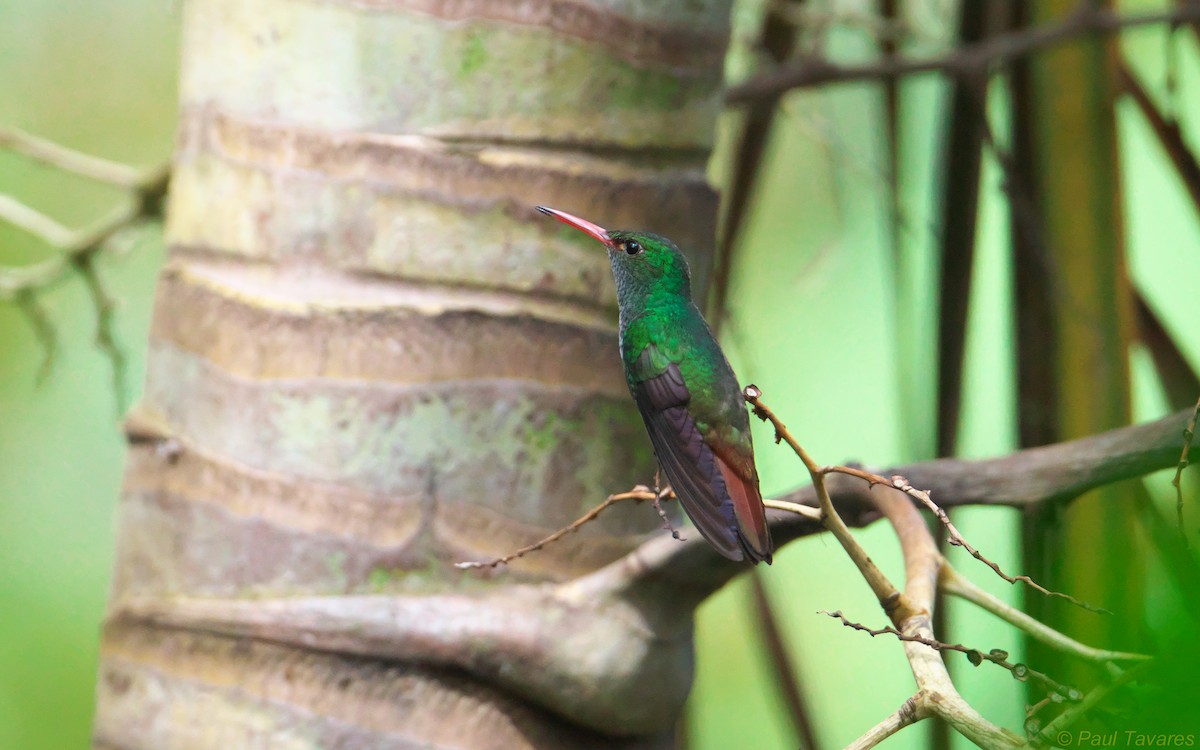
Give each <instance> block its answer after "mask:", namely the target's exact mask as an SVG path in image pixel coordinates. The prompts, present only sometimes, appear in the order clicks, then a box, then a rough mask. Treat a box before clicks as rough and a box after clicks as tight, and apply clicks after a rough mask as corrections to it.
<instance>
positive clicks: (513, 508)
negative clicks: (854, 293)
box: [95, 0, 729, 750]
mask: <svg viewBox="0 0 1200 750" xmlns="http://www.w3.org/2000/svg"><path fill="white" fill-rule="evenodd" d="M728 4H729V0H706V1H705V2H700V3H694V2H693V3H686V4H684V3H680V4H673V3H669V2H655V3H643V2H639V1H637V0H627V1H622V2H599V0H542V1H541V2H524V3H495V2H483V1H482V0H465V1H463V2H448V1H439V0H326V1H325V2H311V1H309V0H263V1H262V2H256V3H243V2H240V0H190V2H188V3H187V4H186V6H185V18H184V49H183V55H184V60H183V62H184V72H183V85H182V100H183V101H182V118H181V119H182V125H181V131H180V134H179V139H178V150H177V152H176V159H175V161H176V170H175V175H174V179H173V183H172V190H171V196H170V203H169V209H168V214H169V219H168V227H167V234H168V242H169V245H170V258H169V261H168V264H167V267H166V268H165V269H164V271H163V274H162V277H161V279H160V284H159V291H158V300H157V306H156V310H155V314H154V323H153V328H152V333H151V342H150V349H149V354H148V372H147V384H146V390H145V397H144V400H143V402H142V403H141V404H140V405H139V407H138V408H137V410H136V411H135V414H134V415H133V417H132V418H131V420H130V434H131V437H132V438H133V439H132V441H131V442H132V444H133V445H132V449H131V451H130V455H129V459H128V468H127V474H126V482H125V490H124V494H123V498H122V504H121V511H120V519H119V524H120V527H119V549H118V554H117V562H116V571H115V580H114V584H113V591H112V594H111V599H110V616H109V620H108V623H107V625H106V628H105V633H104V641H103V646H102V648H103V655H102V664H101V674H100V680H99V686H98V693H99V703H98V708H97V717H96V725H95V743H96V746H97V747H104V748H120V749H121V750H134V749H135V748H155V749H157V748H168V747H187V748H218V747H219V748H226V747H239V748H253V747H264V748H265V747H271V748H291V747H296V748H299V747H368V746H369V747H396V748H400V747H427V746H438V747H441V746H446V747H462V748H492V747H495V748H524V747H529V748H533V747H538V748H542V747H568V746H569V747H600V746H604V747H610V746H626V747H644V746H645V747H649V746H665V745H669V743H670V733H671V726H672V724H673V721H674V719H675V718H676V716H677V714H678V711H679V708H680V704H681V702H682V700H683V697H684V696H685V695H686V692H687V685H688V683H689V682H690V656H689V654H690V651H689V649H690V624H689V623H686V622H683V623H678V624H676V625H674V626H673V627H674V628H675V629H676V631H677V635H678V643H677V644H676V647H674V650H670V649H667V648H666V647H664V653H666V652H667V651H670V653H669V655H668V656H664V657H662V658H659V657H658V656H657V655H655V654H650V655H649V656H648V657H646V660H644V661H642V662H638V664H656V665H658V666H657V667H656V668H658V669H660V670H662V673H660V674H656V675H642V674H636V673H634V672H633V671H631V667H630V664H632V663H633V657H631V656H630V654H629V653H627V652H625V651H623V650H622V648H621V641H620V636H619V635H616V634H614V635H612V636H611V638H610V636H609V635H608V632H609V631H607V630H605V629H603V628H599V627H596V628H591V629H587V628H586V627H584V626H575V625H573V624H572V623H575V622H579V623H591V622H595V623H603V622H605V619H604V618H603V617H602V616H600V615H599V614H597V613H596V612H593V611H590V609H589V608H596V609H598V608H599V607H601V606H602V604H601V603H600V602H593V601H589V600H587V599H586V598H583V599H581V600H580V601H571V602H568V603H566V604H563V602H562V601H561V600H562V597H561V596H558V595H556V596H558V598H557V599H556V600H555V601H556V602H557V603H558V604H562V605H563V607H564V608H565V609H560V610H553V609H551V608H546V609H545V611H544V614H543V610H542V609H541V608H540V607H541V605H539V604H538V603H537V602H542V601H545V600H544V599H537V598H536V597H537V596H541V595H542V594H543V593H544V591H545V587H543V588H538V584H539V583H540V582H561V581H566V580H569V579H572V578H575V577H577V576H579V575H582V574H584V573H587V572H589V571H592V570H595V569H597V568H599V567H600V566H602V565H604V564H606V563H608V562H610V561H612V560H614V559H616V558H618V557H620V556H621V555H623V554H624V553H626V552H628V551H629V550H631V549H632V548H634V547H635V546H636V545H637V543H638V542H640V541H642V540H644V539H645V535H646V534H647V533H650V532H654V531H656V530H657V529H658V525H659V524H658V520H657V518H656V516H655V515H654V513H653V511H649V510H648V509H646V508H638V507H627V508H622V507H618V508H616V509H614V510H613V511H612V512H611V513H609V514H606V515H605V516H604V517H603V518H602V520H601V521H599V522H598V523H595V524H591V525H589V526H588V527H586V528H585V529H584V530H582V531H581V532H580V533H578V534H576V535H573V536H571V537H570V538H568V539H567V540H565V541H563V542H561V543H559V544H557V545H554V546H552V547H550V548H548V549H546V550H545V551H544V552H541V553H539V554H537V555H532V556H529V557H527V558H523V559H521V560H519V561H516V562H514V563H513V564H512V565H511V566H510V567H509V568H508V569H507V570H501V571H500V572H499V573H498V574H485V575H479V574H472V573H464V572H462V571H459V570H457V569H455V568H454V566H453V563H454V562H455V561H459V560H468V559H481V558H487V557H490V556H495V555H499V554H503V553H505V552H508V551H511V550H512V549H514V548H516V547H519V546H521V545H523V544H527V543H529V542H531V541H533V540H536V539H538V538H540V537H541V536H544V535H545V534H546V533H548V532H549V531H550V530H552V529H554V528H557V527H559V526H561V525H564V524H566V523H567V522H569V521H571V520H572V519H574V518H575V517H577V516H578V515H580V514H581V513H582V512H583V511H584V510H585V509H586V508H588V507H590V506H591V505H593V504H595V503H596V502H597V501H598V500H599V499H601V498H603V497H604V495H605V494H607V493H610V492H614V491H619V490H622V489H626V488H628V487H629V486H630V485H631V484H634V483H636V482H648V481H649V480H650V479H651V478H652V476H653V459H652V456H651V454H650V452H649V449H648V444H647V441H646V440H645V437H644V434H643V432H642V428H641V424H640V421H639V419H638V417H637V415H636V412H635V411H634V410H633V409H632V406H631V404H630V402H629V399H628V395H627V394H626V392H625V386H624V383H623V382H622V377H621V374H620V371H619V364H618V359H617V355H616V337H615V325H614V323H615V315H614V295H613V290H612V288H611V280H610V277H609V272H608V269H607V260H606V258H605V257H604V254H603V253H602V252H597V251H596V250H595V249H594V248H592V247H589V246H588V245H587V244H585V243H584V240H585V239H586V238H582V237H580V238H577V237H576V236H575V235H573V234H572V233H570V232H566V231H563V230H562V228H561V227H560V226H559V225H557V224H556V223H554V222H549V221H545V220H542V219H540V218H539V216H538V215H537V214H535V212H534V211H533V210H532V206H533V205H534V204H537V203H548V204H551V205H555V206H561V207H563V208H565V209H569V210H571V211H573V212H578V213H581V214H583V215H586V216H594V217H596V218H597V220H599V221H602V222H605V223H608V224H612V225H616V226H629V227H643V226H646V227H649V226H653V227H655V228H656V229H657V230H659V231H662V232H663V233H665V234H668V235H671V236H672V237H675V238H677V239H678V240H680V244H681V245H683V246H685V247H687V248H689V249H691V250H694V251H695V253H696V254H695V255H694V257H693V265H694V270H695V273H696V276H697V281H698V283H699V285H700V290H699V291H700V292H701V295H702V293H703V286H704V284H705V283H706V280H707V277H708V269H709V264H710V254H711V245H712V236H713V221H714V216H715V196H714V194H713V192H712V191H711V189H710V188H709V186H708V185H707V183H706V182H705V180H704V174H703V169H704V165H705V161H706V159H707V155H708V152H709V148H710V145H711V141H712V133H713V124H714V119H715V115H716V112H717V107H718V101H717V94H718V88H719V84H720V76H721V66H722V57H723V50H724V46H725V43H726V37H727V34H728V13H729V8H728ZM510 594H511V595H510ZM529 597H533V598H529ZM530 601H532V602H534V603H533V604H528V605H527V603H528V602H530ZM205 602H210V603H211V602H218V603H219V605H217V606H219V607H220V608H223V609H225V610H228V609H229V608H231V607H239V606H240V607H243V608H245V609H246V611H248V612H249V613H250V615H248V616H249V617H251V618H256V617H257V618H258V619H257V620H256V622H260V623H261V625H260V626H259V627H258V628H257V629H256V630H255V631H254V633H253V634H251V635H247V634H246V633H241V634H239V635H238V636H236V637H235V636H232V635H230V634H229V633H227V632H226V633H224V634H222V633H221V632H217V631H219V630H220V629H219V628H213V627H207V626H206V625H205V621H204V620H203V618H197V617H192V616H191V615H189V614H187V613H188V612H191V611H192V610H193V609H194V608H195V607H197V606H203V603H205ZM296 602H305V603H307V604H310V605H313V606H320V607H326V606H327V607H328V609H327V610H322V611H327V612H329V613H332V614H328V615H325V617H326V620H325V621H328V618H332V617H349V618H350V620H354V618H355V617H356V616H357V615H355V614H353V613H355V612H358V611H359V610H357V609H355V608H356V607H364V608H365V609H364V611H370V612H372V613H375V614H378V613H379V612H380V611H382V610H380V607H384V606H386V608H387V611H388V612H391V613H393V614H394V616H395V617H400V618H410V619H411V622H409V623H408V624H410V625H411V626H412V627H413V628H414V629H416V628H426V630H425V631H423V632H424V633H425V635H424V636H422V637H421V638H414V639H412V640H411V641H409V642H407V643H387V644H375V645H370V644H368V645H364V643H365V642H366V641H365V640H364V639H365V638H366V636H365V635H363V633H365V632H366V630H367V629H368V627H369V623H368V622H367V620H368V619H369V618H367V617H366V616H365V615H364V616H363V618H362V622H360V623H358V625H354V624H353V623H352V625H350V626H348V627H347V630H346V634H345V637H344V639H343V640H341V641H338V644H340V645H336V644H335V645H330V644H329V643H328V642H322V643H321V644H319V645H315V644H314V642H306V640H305V638H303V637H296V638H293V637H285V636H283V635H280V634H279V633H278V632H277V630H276V626H277V625H278V623H279V620H278V619H272V615H271V612H273V611H277V610H278V609H279V608H280V607H285V608H286V607H287V606H289V605H290V604H294V603H296ZM451 605H453V606H451ZM526 605H527V606H526ZM189 608H190V609H189ZM149 611H154V612H156V613H157V614H156V616H154V617H149V616H147V615H146V614H145V613H146V612H149ZM564 611H566V612H568V614H567V615H563V612H564ZM531 612H532V615H531ZM556 612H557V614H556ZM347 613H351V614H349V615H347ZM472 613H475V614H474V615H473V614H472ZM531 616H532V617H533V618H535V619H536V618H537V617H544V618H550V617H555V616H558V617H566V618H567V619H565V620H562V621H561V622H557V623H556V622H544V623H541V625H542V626H544V631H543V630H538V628H537V627H536V625H537V623H534V625H535V626H534V627H532V631H536V632H539V633H542V632H551V633H554V632H562V633H563V634H564V637H566V636H567V635H569V634H572V633H575V634H578V633H584V632H585V631H586V638H577V639H576V640H574V641H571V643H572V644H573V645H572V649H573V652H572V656H573V655H575V654H577V657H578V660H579V661H580V662H586V663H587V665H588V667H589V668H590V669H593V670H595V674H599V675H601V676H603V675H617V676H619V677H620V679H619V680H617V681H616V682H615V683H613V684H619V685H638V684H646V685H649V684H653V685H654V687H655V693H656V694H658V695H660V696H661V697H660V698H657V699H654V700H646V699H645V698H644V696H641V695H638V696H633V695H632V694H631V695H630V696H623V695H610V694H607V693H606V692H605V690H603V689H602V687H600V688H597V690H596V693H595V694H591V693H588V691H587V690H582V691H581V692H580V690H578V689H576V692H575V693H571V692H570V691H563V690H560V689H558V688H557V683H554V682H553V681H552V680H547V681H543V682H544V683H545V684H541V683H539V684H538V685H534V686H533V687H530V686H529V684H528V683H529V681H530V680H531V679H534V678H535V677H536V675H534V676H532V677H531V676H528V675H522V674H514V673H513V669H511V668H510V667H509V666H502V667H497V666H496V665H497V664H502V665H511V663H513V662H512V660H511V659H509V657H510V656H511V655H510V654H505V653H503V652H504V651H505V649H511V648H514V647H513V646H512V645H511V644H510V642H509V641H508V640H506V639H507V638H508V637H510V636H512V637H513V638H514V639H515V638H516V637H517V636H518V635H521V634H524V633H526V632H527V630H528V628H529V627H531V626H530V625H529V623H528V622H527V620H528V619H529V617H531ZM505 617H512V618H513V620H512V624H511V625H510V623H509V621H507V620H505V619H504V618H505ZM521 618H525V619H521ZM571 618H574V619H571ZM518 621H519V622H518ZM559 627H561V631H556V628H559ZM472 628H485V629H486V628H490V630H488V633H490V634H491V635H489V636H488V637H487V638H486V639H482V640H481V639H479V638H476V640H473V641H471V650H470V652H469V653H465V652H464V651H463V649H455V647H454V644H455V643H456V642H455V641H454V639H455V637H456V634H458V633H459V632H466V631H467V630H470V629H472ZM522 628H525V629H526V630H522ZM517 631H520V633H518V632H517ZM532 631H530V632H532ZM473 632H474V631H473ZM549 641H553V638H550V639H549ZM514 642H515V641H514ZM521 643H523V644H525V646H527V648H528V649H529V651H528V653H525V652H522V653H521V654H519V655H518V656H519V658H518V657H516V656H514V657H512V658H513V659H516V660H517V661H518V662H519V663H521V664H525V665H529V664H540V663H542V662H539V661H538V659H539V658H540V652H538V649H542V650H547V649H551V648H554V647H555V644H554V643H553V642H548V641H547V639H546V638H545V637H541V636H539V637H538V638H532V637H531V638H530V639H529V640H528V641H522V642H521ZM437 644H440V645H437ZM447 644H450V645H447ZM460 645H461V644H460ZM451 652H453V653H451ZM385 655H386V658H385ZM522 659H523V660H524V661H521V660H522ZM656 659H658V661H656ZM663 664H667V665H669V668H664V667H663V666H662V665H663ZM517 671H520V670H517ZM534 671H536V670H534ZM589 674H590V673H589ZM652 679H653V680H657V681H658V682H657V683H652V682H651V681H650V680H652ZM620 680H624V682H621V681H620ZM535 681H536V680H535ZM578 682H579V681H578V680H577V681H576V683H572V684H574V685H576V688H578V684H577V683H578ZM596 684H597V685H599V686H604V685H606V684H608V683H606V682H604V681H603V680H602V679H601V680H600V681H599V682H597V683H596ZM608 692H609V693H611V692H618V693H619V692H621V691H620V690H615V689H614V690H610V691H608ZM567 693H569V694H567ZM622 701H625V702H624V703H623V702H622ZM626 706H628V707H629V708H628V710H625V707H626ZM579 707H582V708H579ZM577 709H578V710H577ZM613 737H620V738H622V739H621V740H620V742H619V743H617V744H616V745H614V744H613V742H614V740H613Z"/></svg>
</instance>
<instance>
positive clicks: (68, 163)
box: [0, 128, 153, 190]
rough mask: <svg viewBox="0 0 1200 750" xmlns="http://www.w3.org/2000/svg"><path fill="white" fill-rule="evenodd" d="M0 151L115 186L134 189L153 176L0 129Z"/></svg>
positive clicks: (19, 133) (30, 136) (22, 132)
mask: <svg viewBox="0 0 1200 750" xmlns="http://www.w3.org/2000/svg"><path fill="white" fill-rule="evenodd" d="M0 148H10V149H12V150H13V151H16V152H17V153H18V154H24V155H25V156H28V157H29V158H30V159H34V160H36V161H40V162H42V163H43V164H49V165H50V166H52V167H57V168H59V169H61V170H63V171H64V172H71V173H72V174H77V175H80V176H82V177H89V178H91V179H93V180H98V181H100V182H106V183H108V184H110V185H116V186H117V187H123V188H130V189H133V190H137V189H139V188H141V187H142V186H144V185H145V184H146V182H147V181H148V180H152V179H153V177H152V175H151V174H149V173H145V172H142V171H141V170H139V169H136V168H135V167H131V166H129V165H128V164H121V163H120V162H115V161H109V160H108V159H103V158H100V157H98V156H91V155H89V154H85V153H82V152H79V151H76V150H74V149H72V148H67V147H66V146H62V145H60V144H57V143H54V142H53V141H48V140H46V139H44V138H38V137H37V136H35V135H30V134H29V133H26V132H25V131H23V130H18V129H16V128H0Z"/></svg>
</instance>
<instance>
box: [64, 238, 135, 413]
mask: <svg viewBox="0 0 1200 750" xmlns="http://www.w3.org/2000/svg"><path fill="white" fill-rule="evenodd" d="M95 257H96V256H95V253H79V254H77V255H75V256H74V257H73V258H72V259H71V262H72V265H74V267H75V270H77V271H78V272H79V275H80V277H81V278H82V279H83V283H84V286H85V287H87V291H88V297H90V298H91V301H92V308H93V309H94V310H95V312H96V346H98V347H99V348H100V351H101V352H103V353H104V354H105V355H106V356H107V357H108V360H109V362H110V363H111V364H112V385H113V393H114V394H115V395H116V399H117V416H121V415H123V414H124V413H125V407H126V404H125V370H126V361H125V352H123V351H122V350H121V347H120V345H118V344H117V338H116V334H115V328H114V325H113V313H114V312H115V310H116V303H115V302H114V301H113V299H112V297H110V296H109V294H108V290H107V289H105V288H104V283H103V282H102V281H101V280H100V276H99V274H98V273H97V271H96V266H95Z"/></svg>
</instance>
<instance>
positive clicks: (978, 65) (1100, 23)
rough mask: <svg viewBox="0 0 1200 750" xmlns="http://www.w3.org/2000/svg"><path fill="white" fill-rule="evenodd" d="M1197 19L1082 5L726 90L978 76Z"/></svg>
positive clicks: (745, 92)
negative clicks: (1011, 28)
mask: <svg viewBox="0 0 1200 750" xmlns="http://www.w3.org/2000/svg"><path fill="white" fill-rule="evenodd" d="M1197 20H1200V7H1197V6H1196V5H1188V6H1183V7H1179V8H1176V9H1173V10H1170V11H1159V12H1152V13H1138V14H1120V13H1117V12H1115V11H1112V10H1109V9H1106V8H1104V7H1103V6H1101V5H1099V4H1095V3H1087V2H1085V3H1081V4H1080V6H1079V9H1078V10H1076V11H1075V12H1074V13H1072V14H1070V15H1068V16H1067V17H1066V18H1064V19H1063V20H1062V21H1061V22H1059V23H1057V24H1053V25H1048V26H1045V27H1042V28H1035V29H1028V30H1024V31H1015V32H1011V33H1008V34H1000V35H997V36H993V37H989V38H987V39H985V40H983V41H981V42H979V43H977V44H969V45H965V46H962V47H958V48H956V49H954V50H953V51H951V52H947V53H945V54H941V55H934V56H930V57H918V58H911V57H910V58H902V57H885V58H882V59H880V60H878V61H875V62H870V63H865V64H862V65H839V64H836V63H832V62H829V61H828V60H825V59H823V58H809V59H805V60H801V61H799V62H797V63H795V64H792V65H786V66H782V67H780V68H778V69H777V70H774V71H772V72H770V73H767V74H765V75H762V76H759V77H756V78H752V79H750V80H749V81H747V82H745V83H743V84H740V85H738V86H734V87H733V88H731V89H729V91H728V92H726V95H725V99H726V101H727V102H729V103H731V104H744V103H747V102H751V101H754V100H757V99H765V98H773V97H778V96H780V95H782V94H784V93H786V92H788V91H791V90H793V89H799V88H812V87H814V86H820V85H823V84H829V83H849V82H852V81H867V80H870V81H886V80H889V79H894V78H900V77H903V76H907V75H913V74H916V73H941V74H943V75H947V76H951V77H980V76H984V75H987V74H988V73H989V72H990V71H992V70H994V69H996V68H999V67H1003V66H1005V65H1008V64H1011V63H1012V62H1013V61H1014V60H1017V59H1019V58H1022V57H1025V56H1027V55H1030V54H1033V53H1035V52H1039V51H1042V50H1045V49H1049V48H1051V47H1056V46H1058V45H1061V44H1065V43H1067V42H1070V41H1072V40H1075V39H1079V38H1081V37H1085V36H1091V35H1096V34H1115V33H1118V32H1121V31H1124V30H1127V29H1133V28H1137V27H1139V26H1149V25H1157V24H1164V23H1180V22H1184V21H1197Z"/></svg>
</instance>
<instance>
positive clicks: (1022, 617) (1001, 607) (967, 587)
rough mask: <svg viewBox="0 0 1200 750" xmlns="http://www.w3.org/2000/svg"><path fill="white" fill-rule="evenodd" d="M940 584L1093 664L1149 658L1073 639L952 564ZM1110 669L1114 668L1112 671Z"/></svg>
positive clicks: (941, 577) (944, 588)
mask: <svg viewBox="0 0 1200 750" xmlns="http://www.w3.org/2000/svg"><path fill="white" fill-rule="evenodd" d="M938 587H939V588H940V589H941V590H942V591H945V592H946V593H947V594H950V595H951V596H957V597H959V598H960V599H963V600H965V601H968V602H971V603H972V604H974V605H976V606H978V607H980V608H981V609H983V610H985V611H987V612H990V613H992V614H993V615H995V616H996V617H999V618H1000V619H1001V620H1004V621H1005V622H1007V623H1009V624H1010V625H1013V626H1015V627H1017V628H1019V629H1020V630H1021V631H1022V632H1024V633H1026V634H1028V635H1029V636H1031V637H1033V638H1035V639H1037V640H1038V641H1041V642H1042V643H1044V644H1046V645H1047V646H1050V647H1051V648H1054V649H1057V650H1059V651H1062V652H1063V653H1066V654H1070V655H1072V656H1075V657H1077V658H1080V659H1083V660H1085V661H1089V662H1092V663H1093V664H1100V665H1105V666H1112V667H1113V668H1114V669H1116V667H1115V664H1114V662H1118V661H1147V660H1149V659H1150V657H1149V656H1146V655H1145V654H1132V653H1127V652H1124V651H1108V650H1104V649H1097V648H1092V647H1091V646H1086V645H1084V644H1082V643H1080V642H1079V641H1076V640H1075V639H1073V638H1070V637H1068V636H1066V635H1064V634H1062V633H1060V632H1059V631H1057V630H1055V629H1054V628H1052V627H1050V626H1049V625H1046V624H1044V623H1042V622H1040V621H1038V620H1037V619H1035V618H1033V617H1031V616H1030V615H1028V614H1027V613H1025V612H1023V611H1021V610H1020V609H1017V608H1016V607H1014V606H1012V605H1011V604H1008V603H1007V602H1004V601H1001V600H1000V599H999V598H998V597H996V596H993V595H992V594H990V593H988V592H987V591H984V590H983V589H981V588H980V587H979V586H976V585H975V584H974V583H972V582H971V581H970V580H969V579H968V578H967V577H966V576H964V575H962V574H961V573H959V572H958V571H957V570H955V569H954V567H953V566H952V565H950V564H949V563H946V564H944V565H942V569H941V572H940V576H939V578H938ZM1110 671H1111V670H1110Z"/></svg>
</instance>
